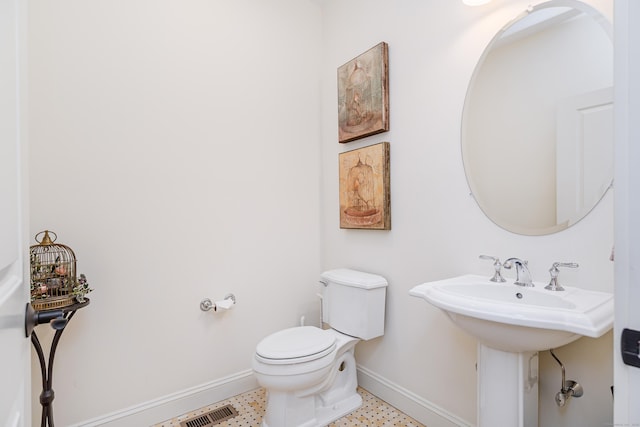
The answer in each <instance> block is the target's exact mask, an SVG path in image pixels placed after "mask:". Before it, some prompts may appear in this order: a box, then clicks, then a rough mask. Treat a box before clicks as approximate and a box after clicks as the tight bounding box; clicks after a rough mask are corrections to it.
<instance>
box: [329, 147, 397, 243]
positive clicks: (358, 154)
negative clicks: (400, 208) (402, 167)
mask: <svg viewBox="0 0 640 427" xmlns="http://www.w3.org/2000/svg"><path fill="white" fill-rule="evenodd" d="M339 180H340V185H339V188H340V228H360V229H370V230H390V229H391V197H390V196H391V194H390V193H391V189H390V179H389V143H388V142H381V143H379V144H374V145H370V146H368V147H363V148H359V149H356V150H351V151H347V152H344V153H340V154H339Z"/></svg>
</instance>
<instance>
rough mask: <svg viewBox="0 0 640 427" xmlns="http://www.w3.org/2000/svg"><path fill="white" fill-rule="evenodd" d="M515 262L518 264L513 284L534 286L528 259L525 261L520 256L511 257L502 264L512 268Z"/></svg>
mask: <svg viewBox="0 0 640 427" xmlns="http://www.w3.org/2000/svg"><path fill="white" fill-rule="evenodd" d="M514 264H515V266H516V281H515V282H513V284H514V285H518V286H527V287H531V286H533V281H532V280H531V273H530V272H529V266H528V265H529V263H528V262H527V261H523V260H521V259H520V258H509V259H508V260H506V261H505V262H503V263H502V266H503V267H504V268H506V269H510V268H511V267H512V266H513V265H514Z"/></svg>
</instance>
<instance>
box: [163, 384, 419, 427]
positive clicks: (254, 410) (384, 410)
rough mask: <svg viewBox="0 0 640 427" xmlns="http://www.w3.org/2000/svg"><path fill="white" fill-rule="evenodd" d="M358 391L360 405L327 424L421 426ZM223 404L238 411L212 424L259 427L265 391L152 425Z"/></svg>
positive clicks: (171, 423)
mask: <svg viewBox="0 0 640 427" xmlns="http://www.w3.org/2000/svg"><path fill="white" fill-rule="evenodd" d="M358 393H360V395H361V396H362V400H363V403H362V406H361V407H360V408H359V409H357V410H355V411H354V412H352V413H350V414H348V415H346V416H344V417H342V418H340V419H339V420H337V421H335V422H333V423H331V424H329V426H328V427H425V426H424V425H423V424H420V423H419V422H417V421H416V420H414V419H413V418H411V417H409V416H407V415H405V414H403V413H402V412H400V411H399V410H397V409H396V408H394V407H393V406H391V405H389V404H388V403H386V402H384V401H382V400H380V399H378V398H377V397H375V396H374V395H372V394H371V393H369V392H368V391H366V390H364V389H362V388H361V387H359V388H358ZM227 404H231V405H233V407H234V408H235V409H236V410H237V411H238V412H239V414H238V415H237V416H236V417H234V418H232V419H230V420H227V421H223V422H221V423H220V424H217V425H216V426H219V427H260V422H261V421H262V416H263V414H264V406H265V393H264V389H262V388H259V389H256V390H252V391H249V392H247V393H244V394H240V395H238V396H235V397H232V398H231V399H228V400H225V401H223V402H218V403H215V404H212V405H209V406H206V407H204V408H200V409H198V410H197V411H193V412H190V413H188V414H184V415H180V416H179V417H176V418H173V419H171V420H167V421H164V422H162V423H160V424H156V425H154V426H152V427H179V426H180V422H181V421H184V420H186V419H189V418H191V417H194V416H198V415H202V414H206V413H208V412H211V411H213V410H214V409H217V408H220V407H221V406H224V405H227Z"/></svg>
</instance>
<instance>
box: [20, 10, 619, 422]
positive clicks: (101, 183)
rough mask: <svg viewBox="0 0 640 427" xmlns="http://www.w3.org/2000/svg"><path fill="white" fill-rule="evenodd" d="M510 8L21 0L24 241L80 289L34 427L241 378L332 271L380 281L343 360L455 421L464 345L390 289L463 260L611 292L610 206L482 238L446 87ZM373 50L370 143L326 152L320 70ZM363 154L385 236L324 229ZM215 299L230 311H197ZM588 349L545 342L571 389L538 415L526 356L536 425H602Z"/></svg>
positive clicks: (600, 348)
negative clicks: (375, 306)
mask: <svg viewBox="0 0 640 427" xmlns="http://www.w3.org/2000/svg"><path fill="white" fill-rule="evenodd" d="M589 3H590V4H592V5H596V6H598V7H600V8H606V7H609V6H608V3H609V2H608V1H604V0H591V1H589ZM527 4H528V1H524V0H510V1H507V0H497V1H494V3H493V4H491V5H489V6H485V7H483V8H475V9H473V8H467V7H465V6H463V5H462V4H461V3H460V2H458V1H451V0H437V1H431V2H425V1H422V0H403V1H397V2H388V1H383V0H352V1H349V2H344V1H339V0H323V1H322V2H315V1H295V0H278V1H276V0H272V1H269V2H263V1H258V0H235V1H227V2H210V1H204V0H188V1H179V2H177V1H170V0H161V1H154V2H150V1H143V0H126V1H125V0H120V1H92V2H87V1H79V0H64V1H57V2H55V3H52V2H47V1H43V0H35V1H32V2H31V3H30V15H29V16H30V22H29V24H30V33H29V37H30V47H29V48H30V50H29V52H30V55H29V61H30V64H29V66H30V73H29V78H30V97H29V102H30V117H29V119H30V128H29V131H30V139H31V140H30V147H31V158H30V168H31V176H30V181H31V189H30V191H31V231H32V233H33V234H35V233H36V232H37V231H40V230H42V229H44V228H49V229H53V230H55V231H56V232H57V233H58V235H59V236H60V241H61V242H62V243H67V244H69V245H71V246H72V247H73V248H74V250H76V253H77V255H78V259H79V261H78V262H79V269H80V271H81V272H84V273H86V274H87V275H88V277H89V280H90V282H91V284H92V286H93V287H94V288H95V291H94V293H93V294H91V295H90V296H91V298H92V302H91V305H90V306H89V307H88V308H87V309H85V310H83V311H82V312H79V313H78V314H77V316H76V319H74V320H73V322H72V324H71V325H70V326H69V328H68V330H67V332H65V336H64V337H63V341H62V342H61V346H60V349H59V353H58V356H57V361H56V372H55V377H56V378H55V390H56V400H55V410H56V422H57V423H58V424H60V425H69V424H73V423H79V422H82V421H83V420H87V419H90V418H93V417H97V416H100V415H102V414H106V413H110V412H113V411H117V410H121V409H123V408H126V407H129V406H131V405H136V404H138V403H140V402H144V401H148V400H151V399H155V398H158V397H161V396H166V395H168V394H170V393H173V392H175V391H177V390H183V389H186V388H189V387H192V386H196V385H198V384H202V383H204V382H207V381H212V380H215V379H218V378H222V377H225V376H227V375H231V374H234V373H237V372H240V371H243V370H247V369H249V368H250V359H251V355H252V353H253V350H254V348H255V344H256V343H257V341H258V340H259V339H260V338H261V337H262V336H264V335H265V334H267V333H269V332H271V331H274V330H276V329H280V328H282V327H285V326H291V325H293V324H295V323H296V322H297V321H298V318H299V317H300V316H301V315H305V316H306V317H307V319H314V320H315V319H317V302H316V299H315V292H316V291H317V288H316V286H315V284H316V283H317V277H318V273H319V272H320V271H321V270H323V269H328V268H334V267H342V266H346V267H353V268H360V269H363V270H368V271H371V272H374V273H379V274H381V275H383V276H385V277H386V278H387V279H388V280H389V283H390V286H389V289H388V302H387V319H386V320H387V323H386V326H387V329H386V334H385V336H384V337H383V338H380V339H376V340H373V341H371V342H367V343H362V344H359V346H358V349H357V358H358V362H359V363H360V364H361V365H362V366H363V367H365V368H367V369H369V370H371V371H373V372H375V373H376V374H378V375H380V376H382V377H384V378H386V379H388V380H389V381H390V382H391V383H393V384H396V385H398V386H400V387H402V388H404V389H406V390H408V391H410V392H412V393H415V395H417V396H419V397H420V398H421V399H424V400H425V401H428V402H430V403H431V404H433V405H436V406H439V407H441V408H442V409H443V410H444V411H447V412H449V413H451V414H454V415H455V416H457V417H460V418H462V419H465V420H468V421H469V423H471V424H473V423H474V422H475V398H476V392H475V367H474V365H475V350H476V343H475V341H474V340H473V339H471V338H469V337H467V336H466V335H464V334H463V333H462V332H460V331H458V330H457V329H456V328H455V327H454V326H453V325H452V324H451V323H450V322H449V321H448V320H447V319H446V318H445V316H444V315H443V314H442V313H440V312H439V311H438V310H437V309H435V308H432V307H430V306H428V305H427V304H426V303H425V302H424V301H421V300H418V299H415V298H412V297H409V295H408V290H409V289H410V288H411V287H412V286H415V285H416V284H419V283H422V282H425V281H429V280H434V279H440V278H444V277H449V276H453V275H458V274H463V273H480V274H482V273H484V272H486V273H487V274H489V273H490V272H491V267H490V265H488V264H486V263H485V262H483V261H480V260H478V255H479V254H481V253H485V254H490V255H498V256H500V257H501V258H506V257H509V256H518V257H521V258H525V259H528V260H529V262H530V265H531V270H532V274H533V276H534V278H535V279H536V280H541V281H544V280H546V278H547V276H548V273H547V270H548V268H549V266H550V265H551V263H552V262H553V261H577V262H579V263H580V264H581V267H580V269H579V270H578V271H570V272H569V271H567V272H566V273H563V274H565V284H571V285H576V286H582V287H585V288H589V289H600V290H612V289H613V282H612V265H611V263H610V262H609V261H608V256H609V253H610V250H611V245H612V242H613V237H612V229H613V223H612V199H613V195H612V194H611V193H609V194H608V195H607V196H606V197H605V199H604V201H603V203H601V204H600V205H599V206H598V207H597V208H596V209H595V210H594V211H593V212H592V213H591V214H590V215H589V217H587V219H586V220H584V221H582V222H580V223H579V224H578V225H576V226H575V227H573V228H571V229H569V230H567V231H565V232H562V233H560V234H557V235H553V236H546V237H536V238H532V237H521V236H517V235H513V234H511V233H508V232H506V231H503V230H502V229H499V228H497V227H496V226H495V225H493V223H491V222H490V221H489V220H488V219H486V218H485V217H484V216H483V215H482V213H481V211H480V210H479V208H478V207H477V205H476V204H475V202H474V200H473V199H472V198H471V197H469V190H468V186H467V184H466V181H465V176H464V172H463V169H462V161H461V157H460V147H459V136H460V130H459V129H460V117H461V111H462V105H463V101H464V95H465V92H466V87H467V82H468V80H469V78H470V76H471V73H472V71H473V67H474V65H475V61H476V60H477V59H478V57H479V56H480V55H481V53H482V50H483V49H484V46H485V45H486V43H488V41H489V40H490V39H491V37H492V36H493V34H494V33H495V32H496V31H497V30H498V29H499V28H501V26H502V25H503V24H504V23H506V22H507V21H508V20H510V19H511V18H513V17H514V16H516V15H517V14H519V13H520V12H521V11H522V10H524V9H525V7H526V6H527ZM605 10H606V12H607V13H608V14H610V11H609V10H607V9H605ZM380 41H386V42H387V43H388V44H389V62H390V87H391V99H390V106H391V131H390V132H387V133H384V134H380V135H376V136H372V137H369V138H366V139H363V140H359V141H355V142H351V143H349V144H347V145H340V144H338V143H337V129H336V119H337V102H336V68H337V67H338V66H340V65H342V64H344V63H345V62H347V61H348V60H350V59H352V58H353V57H354V56H356V55H358V54H360V53H361V52H363V51H365V50H366V49H368V48H369V47H372V46H373V45H375V44H377V43H378V42H380ZM379 141H389V142H390V143H391V194H392V228H393V229H392V230H391V231H363V230H341V229H339V224H338V191H337V180H338V176H337V165H338V161H337V160H338V159H337V157H338V153H339V152H342V151H346V150H351V149H354V148H358V147H362V146H365V145H369V144H371V143H374V142H379ZM227 292H233V293H235V294H236V296H237V298H238V305H237V307H236V308H235V309H234V311H232V312H229V313H226V314H225V315H224V316H214V315H212V314H211V313H206V314H205V313H202V312H201V311H200V310H199V309H198V304H199V302H200V300H201V299H202V298H204V297H212V298H219V297H222V296H224V294H226V293H227ZM310 323H313V322H310ZM610 349H611V338H610V335H609V336H608V337H605V338H603V339H600V340H588V339H583V340H581V341H579V342H577V343H575V344H572V345H569V346H566V347H563V348H562V349H558V352H557V354H558V355H559V356H560V357H561V358H562V360H563V362H564V363H565V365H566V367H567V374H568V376H569V377H571V378H572V379H576V380H579V381H580V382H582V383H586V384H588V386H587V385H586V384H585V396H584V397H582V398H581V399H580V400H574V401H572V402H570V404H569V405H568V406H567V407H566V408H563V409H562V410H561V409H558V408H557V407H556V406H555V404H554V403H553V394H555V391H556V384H558V383H559V381H560V379H559V370H558V369H557V367H556V366H555V365H554V364H552V363H551V361H550V360H549V359H550V358H549V357H547V355H541V369H542V372H541V387H540V388H541V390H542V395H541V402H540V405H541V421H542V422H541V425H543V426H547V425H548V426H551V425H567V426H581V425H585V424H584V419H585V417H588V419H590V420H596V419H597V420H598V423H599V424H604V423H606V422H611V421H610V420H611V417H610V414H611V399H610V395H607V393H609V386H610V385H611V384H610V381H611V379H610V377H611V375H610V374H609V372H610V369H611V367H610V365H611V363H610ZM595 371H598V374H597V375H596V374H595V373H594V372H595ZM34 381H35V382H36V383H37V376H36V378H35V380H34ZM34 391H35V393H34V394H36V397H35V398H36V399H37V384H35V386H34ZM36 419H37V418H36ZM600 421H601V422H600Z"/></svg>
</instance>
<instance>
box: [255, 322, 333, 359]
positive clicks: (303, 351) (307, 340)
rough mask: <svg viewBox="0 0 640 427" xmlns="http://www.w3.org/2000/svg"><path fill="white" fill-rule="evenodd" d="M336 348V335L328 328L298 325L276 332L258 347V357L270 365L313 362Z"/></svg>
mask: <svg viewBox="0 0 640 427" xmlns="http://www.w3.org/2000/svg"><path fill="white" fill-rule="evenodd" d="M335 349H336V337H335V335H334V334H332V333H331V332H330V331H328V330H324V329H320V328H316V327H314V326H298V327H294V328H289V329H284V330H282V331H278V332H275V333H273V334H271V335H269V336H268V337H266V338H264V339H263V340H262V341H260V343H258V345H257V347H256V358H257V359H258V360H260V361H261V362H262V363H266V364H270V365H288V364H292V363H304V362H311V361H313V360H317V359H320V358H323V357H325V356H326V355H328V354H330V353H332V352H333V351H334V350H335Z"/></svg>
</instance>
